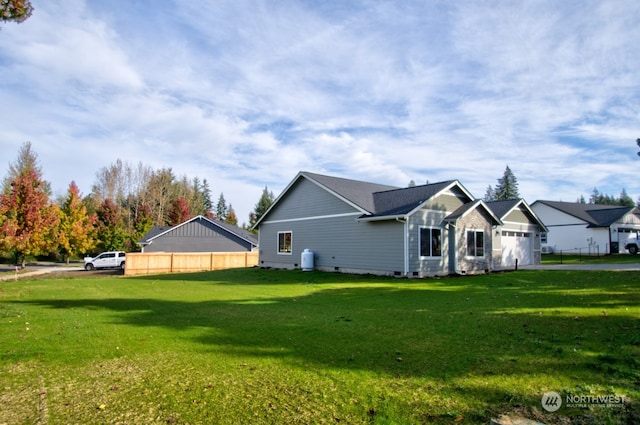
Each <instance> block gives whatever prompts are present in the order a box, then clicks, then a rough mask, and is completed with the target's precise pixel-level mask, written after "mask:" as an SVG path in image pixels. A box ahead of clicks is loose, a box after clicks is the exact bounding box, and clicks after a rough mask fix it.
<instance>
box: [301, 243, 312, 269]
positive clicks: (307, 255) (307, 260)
mask: <svg viewBox="0 0 640 425" xmlns="http://www.w3.org/2000/svg"><path fill="white" fill-rule="evenodd" d="M301 257H302V258H301V259H300V263H301V264H302V271H303V272H310V271H312V270H313V251H311V250H310V249H308V248H305V249H304V251H302V255H301Z"/></svg>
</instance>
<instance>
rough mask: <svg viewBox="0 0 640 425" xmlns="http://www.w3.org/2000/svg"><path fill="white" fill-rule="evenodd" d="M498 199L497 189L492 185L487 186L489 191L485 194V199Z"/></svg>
mask: <svg viewBox="0 0 640 425" xmlns="http://www.w3.org/2000/svg"><path fill="white" fill-rule="evenodd" d="M495 200H496V191H495V190H493V188H492V187H491V185H489V186H487V191H486V192H485V194H484V201H485V202H491V201H495Z"/></svg>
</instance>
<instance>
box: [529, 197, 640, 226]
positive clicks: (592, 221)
mask: <svg viewBox="0 0 640 425" xmlns="http://www.w3.org/2000/svg"><path fill="white" fill-rule="evenodd" d="M538 202H539V203H541V204H544V205H547V206H549V207H551V208H555V209H557V210H558V211H562V212H563V213H565V214H569V215H571V216H573V217H576V218H578V219H580V220H582V221H584V222H586V223H588V226H587V227H609V226H611V225H612V224H613V223H615V222H616V221H618V220H620V219H621V218H622V217H624V216H625V215H627V214H629V213H631V212H633V213H634V214H640V210H638V208H636V207H620V206H616V205H599V204H581V203H577V202H560V201H536V202H534V205H535V204H537V203H538Z"/></svg>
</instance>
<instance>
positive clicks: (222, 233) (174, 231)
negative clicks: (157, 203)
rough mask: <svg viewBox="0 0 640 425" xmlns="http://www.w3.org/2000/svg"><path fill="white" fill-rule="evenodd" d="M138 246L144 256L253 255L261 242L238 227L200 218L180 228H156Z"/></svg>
mask: <svg viewBox="0 0 640 425" xmlns="http://www.w3.org/2000/svg"><path fill="white" fill-rule="evenodd" d="M138 244H139V245H140V246H141V247H142V252H243V251H253V250H254V249H255V248H256V247H257V246H258V239H257V238H256V236H255V235H254V234H253V233H251V232H248V231H246V230H244V229H242V228H240V227H238V226H234V225H231V224H228V223H224V222H222V221H220V220H214V219H210V218H207V217H204V216H202V215H199V216H197V217H193V218H192V219H190V220H187V221H185V222H184V223H181V224H178V225H177V226H173V227H171V226H158V227H154V228H152V229H151V230H150V231H149V232H147V234H146V235H144V236H143V237H142V240H140V242H138Z"/></svg>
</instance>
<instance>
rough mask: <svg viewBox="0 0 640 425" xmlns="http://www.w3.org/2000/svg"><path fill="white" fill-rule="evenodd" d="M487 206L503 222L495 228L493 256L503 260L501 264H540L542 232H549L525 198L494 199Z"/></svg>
mask: <svg viewBox="0 0 640 425" xmlns="http://www.w3.org/2000/svg"><path fill="white" fill-rule="evenodd" d="M487 205H488V206H489V208H490V209H491V211H493V213H494V214H495V215H496V216H497V217H498V218H499V219H500V220H501V221H502V223H503V224H502V225H501V226H499V227H498V228H496V229H495V232H494V235H493V238H494V247H495V248H494V249H496V251H498V252H496V253H495V255H494V258H499V259H500V265H501V266H502V267H510V266H515V265H516V261H517V262H518V264H520V265H530V264H540V261H541V246H540V235H541V234H543V233H545V232H547V228H546V226H545V225H544V223H543V222H542V221H541V220H540V219H539V218H538V216H537V215H536V214H535V213H534V212H533V210H532V209H531V207H530V206H529V205H528V204H527V203H526V201H525V200H524V199H512V200H508V201H492V202H487Z"/></svg>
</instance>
